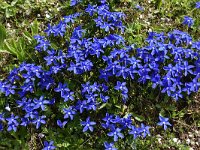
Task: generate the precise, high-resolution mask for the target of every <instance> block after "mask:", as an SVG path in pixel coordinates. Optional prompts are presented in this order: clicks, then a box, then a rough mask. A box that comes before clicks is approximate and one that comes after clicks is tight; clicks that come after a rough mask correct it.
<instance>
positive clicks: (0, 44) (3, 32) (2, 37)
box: [0, 24, 6, 48]
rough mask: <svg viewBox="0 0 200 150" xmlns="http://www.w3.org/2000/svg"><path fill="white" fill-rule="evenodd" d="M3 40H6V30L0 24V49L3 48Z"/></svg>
mask: <svg viewBox="0 0 200 150" xmlns="http://www.w3.org/2000/svg"><path fill="white" fill-rule="evenodd" d="M5 39H6V29H5V27H4V26H3V25H2V24H0V48H2V47H3V44H4V40H5Z"/></svg>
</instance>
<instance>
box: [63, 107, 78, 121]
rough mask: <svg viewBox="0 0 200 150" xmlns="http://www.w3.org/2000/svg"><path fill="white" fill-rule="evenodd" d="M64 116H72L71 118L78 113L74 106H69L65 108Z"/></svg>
mask: <svg viewBox="0 0 200 150" xmlns="http://www.w3.org/2000/svg"><path fill="white" fill-rule="evenodd" d="M63 111H64V118H65V119H66V118H70V119H71V120H73V119H74V115H75V114H76V111H75V110H74V109H73V107H71V106H70V107H69V108H67V109H66V108H64V109H63Z"/></svg>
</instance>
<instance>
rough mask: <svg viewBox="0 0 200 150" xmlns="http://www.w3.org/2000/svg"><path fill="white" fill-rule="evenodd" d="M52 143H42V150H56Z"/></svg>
mask: <svg viewBox="0 0 200 150" xmlns="http://www.w3.org/2000/svg"><path fill="white" fill-rule="evenodd" d="M53 143H54V142H53V141H50V142H49V143H48V142H47V141H44V148H43V149H42V150H53V149H56V147H55V146H54V145H53Z"/></svg>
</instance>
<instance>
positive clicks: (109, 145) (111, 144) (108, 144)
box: [104, 142, 117, 150]
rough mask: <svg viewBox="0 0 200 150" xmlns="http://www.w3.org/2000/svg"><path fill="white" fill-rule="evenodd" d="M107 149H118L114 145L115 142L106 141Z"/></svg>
mask: <svg viewBox="0 0 200 150" xmlns="http://www.w3.org/2000/svg"><path fill="white" fill-rule="evenodd" d="M104 147H105V150H117V148H115V147H114V143H108V142H104Z"/></svg>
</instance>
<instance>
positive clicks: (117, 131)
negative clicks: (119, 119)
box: [107, 126, 124, 142]
mask: <svg viewBox="0 0 200 150" xmlns="http://www.w3.org/2000/svg"><path fill="white" fill-rule="evenodd" d="M107 135H108V136H113V137H114V141H115V142H116V141H118V138H119V137H120V138H122V139H123V138H124V135H123V134H122V133H121V129H120V128H115V127H113V126H111V132H109V133H108V134H107Z"/></svg>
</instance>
